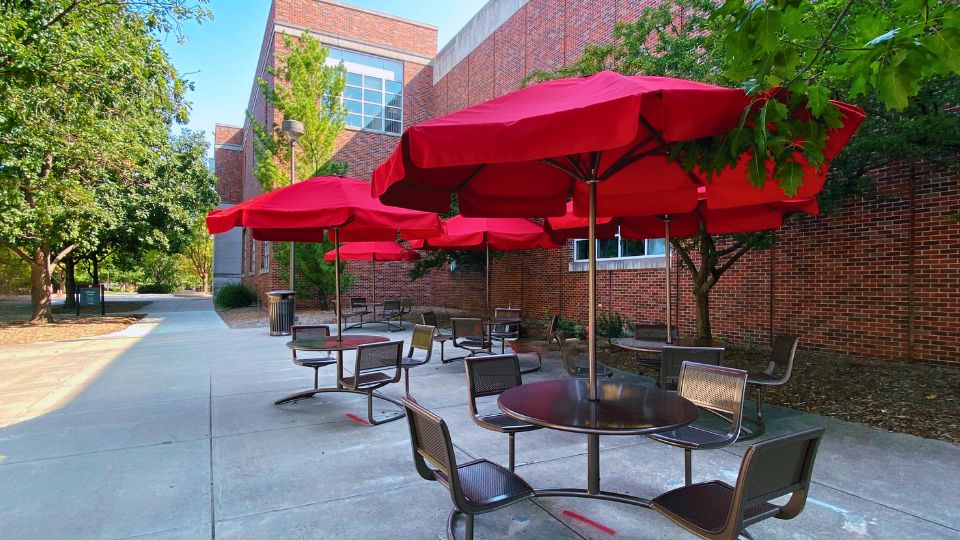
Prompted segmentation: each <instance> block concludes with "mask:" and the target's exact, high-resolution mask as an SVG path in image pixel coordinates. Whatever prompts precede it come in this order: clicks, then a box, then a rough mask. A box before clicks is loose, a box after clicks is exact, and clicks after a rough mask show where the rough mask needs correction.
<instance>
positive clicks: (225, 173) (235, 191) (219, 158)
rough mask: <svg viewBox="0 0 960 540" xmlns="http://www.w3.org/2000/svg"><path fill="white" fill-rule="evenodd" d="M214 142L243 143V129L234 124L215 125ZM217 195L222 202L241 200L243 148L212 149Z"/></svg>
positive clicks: (240, 144) (216, 143) (219, 143)
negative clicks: (216, 179)
mask: <svg viewBox="0 0 960 540" xmlns="http://www.w3.org/2000/svg"><path fill="white" fill-rule="evenodd" d="M214 144H215V145H221V144H229V145H238V146H242V145H243V130H242V129H241V128H238V127H234V126H223V125H217V126H216V129H215V132H214ZM213 155H214V158H213V161H214V165H215V168H216V175H217V178H218V182H217V195H219V196H220V201H222V202H224V203H237V202H240V201H242V200H243V150H242V149H234V148H230V147H227V148H217V147H216V146H215V149H214V154H213Z"/></svg>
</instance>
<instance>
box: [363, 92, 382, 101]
mask: <svg viewBox="0 0 960 540" xmlns="http://www.w3.org/2000/svg"><path fill="white" fill-rule="evenodd" d="M363 100H364V101H366V102H367V103H383V94H382V93H380V92H377V91H376V90H364V91H363Z"/></svg>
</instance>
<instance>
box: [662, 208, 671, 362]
mask: <svg viewBox="0 0 960 540" xmlns="http://www.w3.org/2000/svg"><path fill="white" fill-rule="evenodd" d="M663 252H664V254H663V256H664V260H665V261H666V263H667V264H666V265H664V268H666V269H667V272H666V274H667V287H666V289H665V290H666V291H667V343H668V344H670V343H673V332H671V331H670V311H671V309H670V308H671V304H673V301H672V299H671V298H670V262H671V257H670V216H665V217H664V218H663Z"/></svg>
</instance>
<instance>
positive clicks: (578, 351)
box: [560, 338, 585, 377]
mask: <svg viewBox="0 0 960 540" xmlns="http://www.w3.org/2000/svg"><path fill="white" fill-rule="evenodd" d="M584 352H585V350H584V347H583V346H582V345H581V344H580V340H578V339H577V338H566V339H561V340H560V359H561V360H562V361H563V369H564V370H565V371H566V372H567V375H569V376H571V377H577V376H578V373H577V359H578V358H580V357H582V356H583V355H584Z"/></svg>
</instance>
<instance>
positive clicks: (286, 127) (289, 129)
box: [281, 119, 303, 291]
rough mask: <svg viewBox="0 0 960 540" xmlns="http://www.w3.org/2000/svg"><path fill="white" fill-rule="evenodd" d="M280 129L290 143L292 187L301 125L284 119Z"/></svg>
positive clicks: (292, 273)
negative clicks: (295, 149) (295, 148)
mask: <svg viewBox="0 0 960 540" xmlns="http://www.w3.org/2000/svg"><path fill="white" fill-rule="evenodd" d="M281 129H282V131H283V134H284V135H286V137H287V139H288V140H289V141H290V185H291V186H292V185H293V183H294V182H296V181H297V180H296V178H297V173H296V169H295V168H294V166H295V163H296V159H297V158H296V152H294V146H296V144H297V139H299V138H300V136H301V135H303V123H302V122H299V121H297V120H290V119H286V120H284V121H283V124H282V126H281ZM293 246H294V243H293V242H290V290H291V291H293V290H295V289H294V286H293V276H294V267H293V263H294V260H295V255H296V254H295V253H294V248H293Z"/></svg>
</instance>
